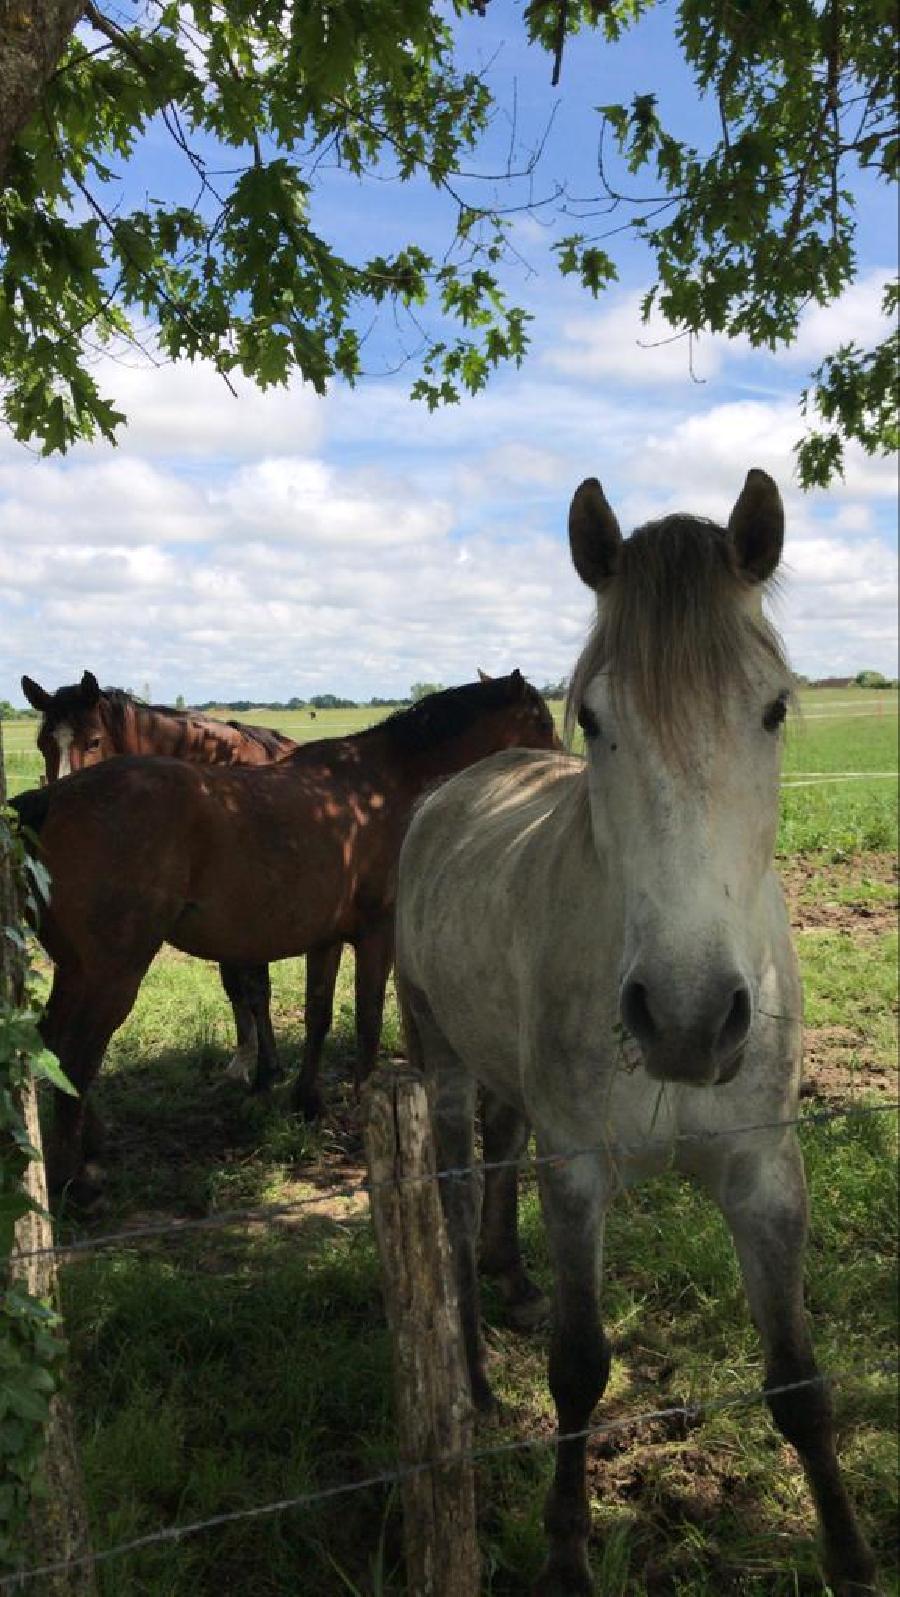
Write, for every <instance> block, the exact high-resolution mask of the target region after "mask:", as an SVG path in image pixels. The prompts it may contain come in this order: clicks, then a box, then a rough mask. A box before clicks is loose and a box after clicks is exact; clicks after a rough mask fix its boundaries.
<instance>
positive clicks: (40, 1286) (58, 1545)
mask: <svg viewBox="0 0 900 1597" xmlns="http://www.w3.org/2000/svg"><path fill="white" fill-rule="evenodd" d="M5 802H6V770H5V767H4V764H3V733H2V725H0V805H3V804H4V803H5ZM21 920H22V916H21V912H20V905H19V902H18V894H17V893H16V886H15V881H14V879H13V874H12V871H11V869H10V862H9V859H8V858H7V857H6V855H5V854H4V853H3V851H2V850H0V926H18V925H20V924H21ZM0 993H3V994H4V995H5V996H7V997H8V998H10V999H11V1000H12V1002H13V1003H14V1004H20V1003H21V1001H22V997H23V993H24V962H23V960H22V956H21V954H20V953H19V951H18V949H17V948H15V947H14V945H13V944H12V943H11V942H10V941H9V939H8V938H7V937H0ZM22 1112H23V1114H24V1117H25V1124H26V1128H27V1132H28V1140H29V1142H31V1143H32V1145H33V1146H34V1147H35V1148H37V1149H38V1150H39V1151H41V1126H40V1121H39V1119H38V1106H37V1093H36V1091H35V1086H34V1081H33V1080H31V1079H30V1078H29V1081H28V1084H27V1085H26V1087H25V1088H24V1089H23V1093H22ZM24 1185H25V1191H26V1192H27V1193H28V1196H29V1197H30V1198H33V1199H34V1201H35V1203H37V1204H38V1205H39V1206H40V1209H41V1210H42V1211H43V1212H42V1213H40V1214H37V1213H34V1212H32V1213H30V1214H26V1215H23V1216H22V1219H21V1220H20V1221H19V1223H18V1225H17V1226H16V1233H15V1242H14V1245H13V1253H12V1257H11V1259H10V1276H11V1278H12V1280H14V1281H20V1282H21V1283H22V1285H23V1286H24V1287H25V1290H26V1292H28V1293H30V1294H31V1296H32V1297H35V1298H42V1299H43V1300H44V1301H45V1302H49V1303H52V1304H53V1305H54V1307H56V1306H58V1303H59V1285H58V1281H57V1276H56V1260H55V1258H54V1256H53V1254H52V1253H46V1254H43V1255H42V1256H41V1257H40V1258H37V1259H33V1258H22V1257H17V1255H21V1254H27V1253H31V1252H32V1251H33V1250H34V1249H37V1248H49V1247H52V1245H53V1227H52V1225H51V1223H50V1217H49V1215H48V1213H47V1178H46V1175H45V1173H44V1159H43V1153H42V1152H41V1157H40V1159H32V1160H31V1162H30V1163H29V1164H28V1166H27V1168H26V1171H25V1178H24ZM42 1469H43V1478H44V1486H45V1495H43V1496H41V1497H39V1498H36V1499H35V1501H34V1505H33V1507H32V1511H31V1517H30V1522H29V1525H28V1529H27V1533H26V1548H25V1562H26V1565H38V1564H52V1563H58V1562H63V1561H64V1560H67V1559H70V1558H83V1557H84V1556H85V1554H87V1553H89V1552H90V1541H89V1537H88V1518H87V1509H86V1506H85V1498H84V1482H83V1480H82V1475H81V1465H80V1462H79V1459H78V1451H77V1447H76V1442H75V1425H74V1420H73V1417H72V1411H71V1408H70V1405H69V1401H68V1398H67V1397H66V1396H65V1395H64V1394H63V1393H62V1392H57V1393H55V1394H54V1396H53V1398H52V1399H51V1402H50V1418H49V1420H48V1422H47V1437H46V1450H45V1453H44V1459H43V1466H42ZM12 1590H13V1591H14V1592H15V1591H21V1592H22V1594H23V1597H30V1594H31V1593H32V1592H34V1593H35V1594H36V1593H37V1592H38V1591H40V1593H41V1597H95V1594H96V1591H97V1585H96V1580H95V1578H94V1566H93V1563H91V1562H88V1563H85V1564H81V1565H78V1566H76V1567H75V1568H74V1569H69V1570H63V1571H61V1572H60V1573H59V1574H57V1575H43V1576H41V1579H40V1581H39V1582H38V1581H37V1580H35V1581H29V1582H21V1583H20V1584H19V1585H18V1586H16V1585H14V1586H13V1587H12Z"/></svg>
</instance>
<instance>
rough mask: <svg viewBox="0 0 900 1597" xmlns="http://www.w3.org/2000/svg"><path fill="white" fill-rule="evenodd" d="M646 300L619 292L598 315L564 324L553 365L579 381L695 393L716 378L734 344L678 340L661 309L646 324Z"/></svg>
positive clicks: (550, 357) (549, 355)
mask: <svg viewBox="0 0 900 1597" xmlns="http://www.w3.org/2000/svg"><path fill="white" fill-rule="evenodd" d="M642 298H643V295H642V294H641V293H640V292H639V291H633V292H630V293H616V292H615V291H614V292H613V293H612V294H611V295H610V296H609V297H608V298H605V299H604V301H603V308H602V310H598V311H597V313H596V314H595V315H593V316H590V317H577V318H573V319H572V320H571V321H567V322H564V323H563V326H562V333H561V337H562V343H561V344H560V345H559V346H558V347H554V348H552V349H549V350H547V351H546V353H545V355H544V360H545V361H546V363H547V365H548V366H550V367H552V368H553V370H554V371H557V372H563V373H565V375H566V376H568V377H574V378H576V379H578V380H582V381H586V380H594V379H597V378H601V377H602V378H605V379H608V380H613V381H615V382H616V383H620V384H623V385H625V386H626V387H645V386H647V385H648V384H652V385H653V386H657V385H659V384H660V383H665V384H673V385H674V384H678V385H681V386H682V387H684V388H685V390H689V389H690V387H691V386H692V384H694V383H696V382H705V381H708V379H709V378H710V377H713V376H715V375H716V373H718V372H719V370H720V369H721V366H722V361H723V358H724V355H725V352H726V351H728V349H729V347H733V346H729V343H728V340H727V339H723V338H713V337H703V338H695V339H693V340H688V339H687V338H686V337H679V336H676V334H675V333H674V332H673V329H672V328H671V327H670V326H669V323H668V322H667V321H665V320H664V318H663V317H662V316H660V315H659V313H658V312H656V311H654V312H653V313H652V314H651V316H650V319H649V321H647V322H644V321H643V320H642V318H641V300H642Z"/></svg>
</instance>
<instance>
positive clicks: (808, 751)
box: [3, 688, 897, 859]
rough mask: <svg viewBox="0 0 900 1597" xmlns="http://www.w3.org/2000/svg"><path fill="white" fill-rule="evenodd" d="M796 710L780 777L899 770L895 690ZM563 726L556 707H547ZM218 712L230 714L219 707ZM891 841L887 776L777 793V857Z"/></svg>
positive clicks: (350, 719) (28, 779)
mask: <svg viewBox="0 0 900 1597" xmlns="http://www.w3.org/2000/svg"><path fill="white" fill-rule="evenodd" d="M800 706H801V713H800V715H798V716H795V717H793V718H792V720H791V722H790V724H789V727H788V731H787V740H786V748H785V762H784V774H785V779H786V780H787V781H790V780H791V779H792V778H796V775H797V773H801V772H803V773H805V772H810V771H812V772H829V771H873V772H878V771H895V770H896V769H897V695H896V694H875V693H873V694H872V695H871V697H867V696H866V695H865V694H864V693H863V691H862V690H861V689H859V688H853V689H846V690H832V689H825V690H816V691H813V690H807V691H806V692H804V693H802V694H801V700H800ZM552 708H553V711H554V715H555V717H556V720H557V723H558V724H559V725H560V726H561V721H562V705H561V703H558V702H557V703H555V704H554V705H553V707H552ZM387 713H389V712H387V711H382V710H365V709H363V710H319V711H318V713H317V716H316V719H315V721H311V720H310V718H309V712H308V711H307V710H291V711H281V712H279V711H277V710H265V709H259V710H248V711H247V712H246V713H245V714H244V715H242V716H241V717H240V719H243V720H247V721H253V720H256V721H258V722H260V723H261V724H263V725H271V726H274V727H276V728H277V729H279V730H281V731H284V732H287V733H288V734H289V735H290V736H291V737H293V738H296V739H297V740H298V742H309V741H310V740H311V739H313V738H320V737H340V736H343V735H345V734H346V733H349V732H356V731H359V730H360V729H361V728H362V727H365V726H371V725H372V724H373V723H374V722H375V721H377V720H380V719H381V718H382V717H383V716H384V715H385V714H387ZM222 714H223V715H227V714H230V712H227V711H223V712H222ZM36 731H37V721H36V719H33V720H29V721H10V722H7V723H5V724H4V727H3V738H4V748H5V751H6V769H7V777H8V781H9V790H10V792H11V793H18V792H21V791H22V790H23V789H24V788H26V787H31V786H34V785H36V783H37V782H38V781H39V779H40V775H41V771H42V769H43V767H42V763H41V761H40V758H39V756H38V753H37V750H36V748H35V746H34V739H35V735H36ZM896 841H897V784H896V782H893V781H891V780H890V779H889V778H876V779H874V780H873V781H871V782H865V781H860V782H857V781H853V782H842V783H835V784H833V785H831V784H828V783H826V784H823V785H821V786H815V787H804V788H792V789H791V788H788V789H785V791H784V793H783V794H782V819H781V827H780V830H779V838H778V848H779V852H780V853H781V854H783V855H789V854H795V853H822V854H823V855H825V856H827V857H829V858H832V859H840V858H843V857H845V856H847V855H850V854H855V853H860V852H864V851H866V850H871V849H888V848H893V847H895V845H896Z"/></svg>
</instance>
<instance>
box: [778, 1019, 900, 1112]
mask: <svg viewBox="0 0 900 1597" xmlns="http://www.w3.org/2000/svg"><path fill="white" fill-rule="evenodd" d="M865 1048H866V1042H865V1038H864V1037H863V1036H862V1035H861V1034H860V1033H859V1032H857V1031H853V1030H852V1029H851V1028H850V1027H849V1026H807V1027H806V1028H805V1029H804V1033H803V1082H802V1085H801V1087H800V1096H801V1097H802V1098H817V1099H821V1100H822V1101H824V1102H828V1103H846V1102H847V1101H848V1100H850V1099H853V1098H859V1097H861V1096H868V1095H870V1094H872V1093H876V1094H878V1093H880V1094H883V1095H884V1096H885V1097H890V1098H896V1096H897V1072H896V1070H894V1069H893V1068H892V1067H891V1066H890V1065H883V1064H879V1063H878V1061H877V1060H873V1059H866V1058H865V1057H864V1054H865Z"/></svg>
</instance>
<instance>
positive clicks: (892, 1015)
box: [799, 929, 897, 1064]
mask: <svg viewBox="0 0 900 1597" xmlns="http://www.w3.org/2000/svg"><path fill="white" fill-rule="evenodd" d="M799 953H800V960H801V966H802V970H803V989H804V1012H805V1016H806V1022H807V1025H809V1026H845V1027H847V1028H848V1029H850V1030H853V1031H856V1032H858V1033H859V1034H860V1035H861V1036H864V1037H865V1039H866V1046H867V1050H868V1052H869V1053H870V1055H871V1056H872V1057H873V1058H874V1059H875V1060H877V1061H878V1062H879V1063H883V1064H892V1063H893V1062H894V1061H896V1058H897V934H896V932H887V933H883V934H882V935H880V936H863V937H859V938H851V937H849V936H848V935H846V934H845V933H842V932H829V931H820V930H818V929H815V930H812V931H808V932H805V933H804V935H803V936H802V937H801V938H800V941H799Z"/></svg>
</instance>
